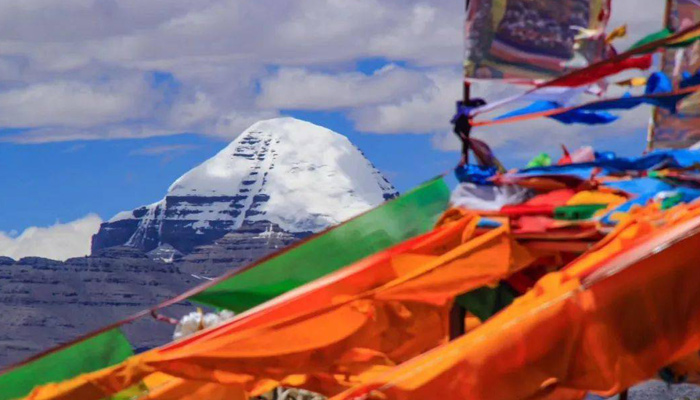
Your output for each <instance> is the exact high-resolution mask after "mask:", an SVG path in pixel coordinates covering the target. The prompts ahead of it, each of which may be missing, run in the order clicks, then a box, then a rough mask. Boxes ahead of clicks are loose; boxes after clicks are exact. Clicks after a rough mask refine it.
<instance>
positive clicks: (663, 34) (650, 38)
mask: <svg viewBox="0 0 700 400" xmlns="http://www.w3.org/2000/svg"><path fill="white" fill-rule="evenodd" d="M674 34H675V33H674V32H671V30H670V29H668V28H664V29H662V30H660V31H658V32H655V33H652V34H649V35H647V36H645V37H643V38H642V39H640V40H639V41H638V42H637V43H635V44H633V45H632V47H631V48H630V50H634V49H637V48H639V47H642V46H645V45H647V44H649V43H651V42H655V41H657V40H663V39H668V38H669V37H671V36H673V35H674ZM698 39H700V35H699V36H695V37H690V38H688V39H686V40H684V41H682V42H677V43H672V44H671V43H666V44H663V45H660V46H658V47H667V48H682V47H687V46H690V45H691V44H693V43H695V41H697V40H698ZM658 47H655V48H653V49H649V50H647V51H646V53H652V52H654V51H655V50H656V49H657V48H658Z"/></svg>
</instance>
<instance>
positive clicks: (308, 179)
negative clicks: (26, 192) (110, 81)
mask: <svg viewBox="0 0 700 400" xmlns="http://www.w3.org/2000/svg"><path fill="white" fill-rule="evenodd" d="M396 195H397V192H396V190H395V189H394V187H393V186H392V185H391V184H390V183H389V182H388V181H387V180H386V179H385V178H384V177H383V176H382V175H381V173H380V172H379V171H378V170H377V169H376V168H375V167H374V166H373V165H372V164H371V163H370V162H369V161H368V160H367V159H366V158H365V157H364V155H363V154H362V152H361V151H360V150H358V149H357V148H356V147H355V146H354V145H353V144H352V143H351V142H350V141H349V140H348V139H347V138H346V137H345V136H342V135H340V134H338V133H335V132H333V131H331V130H328V129H325V128H322V127H320V126H317V125H314V124H311V123H309V122H304V121H300V120H297V119H293V118H279V119H272V120H266V121H260V122H258V123H256V124H254V125H253V126H251V127H250V128H248V129H247V130H246V131H245V132H243V133H242V134H241V135H240V136H238V137H237V138H236V139H235V140H234V141H233V142H232V143H231V144H229V145H228V146H227V147H226V148H224V149H223V150H221V151H220V152H219V153H218V154H217V155H215V156H214V157H212V158H211V159H209V160H207V161H205V162H204V163H202V164H201V165H199V166H197V167H196V168H194V169H192V170H190V171H189V172H187V173H186V174H184V175H183V176H182V177H180V178H179V179H178V180H176V181H175V183H173V184H172V186H171V187H170V188H169V190H168V193H167V194H166V196H165V198H164V199H163V200H161V201H159V202H156V203H154V204H151V205H148V206H144V207H140V208H137V209H136V210H133V211H125V212H121V213H119V214H117V215H116V216H115V217H114V218H112V219H111V220H109V221H108V222H106V223H104V224H103V225H102V226H101V228H100V231H99V232H98V233H97V234H96V235H95V236H94V237H93V241H92V249H93V252H94V251H97V250H99V249H103V248H107V247H113V246H120V245H126V246H131V247H135V248H139V249H141V250H144V251H152V250H154V249H157V248H163V249H165V250H168V249H170V250H172V249H174V250H177V251H178V252H181V253H184V254H188V253H190V252H192V250H193V249H194V248H195V247H197V246H202V245H209V244H212V243H213V242H214V241H216V240H218V239H220V238H222V237H223V236H224V235H226V234H227V233H234V232H238V231H241V230H243V231H245V232H246V233H249V234H259V235H264V234H265V232H270V231H275V232H280V231H281V232H284V233H285V234H288V235H292V236H294V237H304V236H307V235H309V234H310V233H313V232H317V231H320V230H323V229H324V228H326V227H328V226H331V225H335V224H338V223H340V222H342V221H344V220H347V219H349V218H351V217H353V216H355V215H357V214H359V213H362V212H364V211H366V210H368V209H370V208H372V207H374V206H376V205H378V204H380V203H382V202H384V201H386V200H387V199H390V198H393V197H395V196H396ZM165 250H164V251H165ZM166 256H167V255H166Z"/></svg>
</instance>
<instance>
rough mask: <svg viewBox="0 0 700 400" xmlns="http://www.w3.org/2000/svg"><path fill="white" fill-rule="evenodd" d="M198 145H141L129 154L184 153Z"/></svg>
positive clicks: (158, 154)
mask: <svg viewBox="0 0 700 400" xmlns="http://www.w3.org/2000/svg"><path fill="white" fill-rule="evenodd" d="M198 147H199V146H195V145H191V144H172V145H164V146H151V147H142V148H140V149H136V150H132V151H131V152H129V155H132V156H162V155H164V154H171V153H186V152H188V151H190V150H194V149H196V148H198Z"/></svg>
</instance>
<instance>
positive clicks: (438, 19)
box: [0, 0, 462, 143]
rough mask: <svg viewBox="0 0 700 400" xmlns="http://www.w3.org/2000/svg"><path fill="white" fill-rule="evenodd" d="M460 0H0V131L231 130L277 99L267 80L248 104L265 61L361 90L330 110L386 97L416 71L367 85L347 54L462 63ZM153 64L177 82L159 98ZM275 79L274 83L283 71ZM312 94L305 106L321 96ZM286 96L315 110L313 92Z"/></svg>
mask: <svg viewBox="0 0 700 400" xmlns="http://www.w3.org/2000/svg"><path fill="white" fill-rule="evenodd" d="M458 3H459V2H443V1H434V0H433V1H427V0H355V1H351V2H348V1H344V0H299V1H290V2H279V1H277V0H259V1H256V2H242V1H239V0H209V1H194V0H183V1H178V2H176V3H173V2H171V1H167V0H151V1H148V2H143V1H138V0H121V1H114V0H64V1H61V2H51V1H46V0H27V1H23V2H15V3H7V2H5V3H0V72H2V74H0V127H2V126H6V127H10V126H11V127H22V128H34V131H28V132H26V133H23V134H19V135H12V136H5V137H3V140H5V141H7V140H12V141H17V142H23V143H39V142H45V141H63V140H89V139H106V138H115V137H147V136H154V135H168V134H177V133H183V132H198V133H204V134H212V135H218V136H226V137H230V136H231V135H234V134H235V133H237V132H235V131H226V132H224V130H227V129H238V128H240V127H244V126H242V124H241V122H242V121H245V122H248V121H253V120H254V119H255V118H259V117H270V116H275V115H277V114H278V110H277V108H278V106H283V105H285V104H284V101H283V99H280V94H282V89H274V90H273V89H272V87H273V86H267V87H268V88H270V91H269V92H267V95H268V97H265V98H263V99H262V100H264V101H261V102H260V103H258V102H256V97H257V94H258V93H257V85H256V83H257V81H258V80H259V79H264V78H266V77H268V73H267V66H269V65H276V66H279V67H280V68H281V71H285V72H288V71H293V69H289V68H295V67H296V68H300V70H303V71H306V72H305V73H306V74H307V75H309V76H305V78H307V79H309V80H310V82H311V81H312V80H323V79H324V77H323V76H321V75H319V74H318V73H311V72H308V71H319V70H326V71H328V70H332V69H336V71H345V72H341V74H340V76H338V77H334V76H332V75H333V74H328V76H326V77H325V78H327V79H329V80H330V81H331V83H330V87H340V88H342V87H349V88H351V89H359V90H361V92H358V93H356V94H357V95H358V96H357V97H353V96H351V95H349V94H348V95H347V96H345V97H343V96H337V97H339V99H338V100H337V101H335V104H333V103H329V104H330V105H331V106H333V107H356V106H367V105H368V104H371V103H376V102H387V101H390V100H392V99H393V98H392V97H391V95H389V94H384V91H386V93H389V92H391V93H392V95H393V96H394V97H403V96H406V95H408V94H409V93H411V92H412V91H414V88H415V87H416V86H417V85H418V83H417V82H415V81H414V80H413V79H410V76H411V75H412V74H413V73H412V72H409V71H403V70H400V71H393V72H391V73H387V74H386V76H382V77H381V79H380V77H374V78H368V79H365V78H363V77H360V76H358V75H357V74H355V73H353V72H351V70H352V69H353V66H354V63H355V62H356V60H358V59H361V58H365V57H383V58H388V59H391V60H397V61H409V62H412V63H414V64H416V65H421V66H428V67H430V66H436V65H437V66H439V65H445V64H455V63H459V58H460V54H461V40H462V39H461V24H462V15H461V6H460V5H459V4H458ZM329 68H330V69H329ZM154 70H158V71H165V72H169V73H172V74H173V75H174V77H175V79H176V80H177V81H178V84H179V86H178V87H177V89H176V90H172V91H170V92H168V93H167V94H164V93H162V90H161V88H157V87H153V86H152V85H150V84H149V83H150V82H146V81H147V80H148V79H144V77H146V78H148V76H149V75H148V74H149V73H150V72H151V71H154ZM401 74H405V75H404V77H405V78H406V79H404V82H403V84H401V82H399V81H400V80H401V77H402V75H401ZM415 75H416V76H417V77H419V76H420V74H415ZM268 78H269V77H268ZM276 78H277V79H278V80H277V82H280V79H283V78H285V75H279V76H277V77H276ZM273 79H274V78H273ZM375 84H376V85H377V87H375ZM270 85H272V83H270ZM334 85H335V86H334ZM316 93H317V98H316V101H320V100H323V99H327V98H328V97H329V96H328V94H327V93H326V94H324V93H321V92H316ZM363 93H366V94H363ZM163 96H165V98H166V100H163ZM296 100H297V103H298V104H301V106H303V107H307V108H310V107H313V106H314V101H313V99H311V100H309V101H307V102H306V103H303V102H301V101H300V100H301V99H299V98H297V99H296ZM317 107H318V106H317Z"/></svg>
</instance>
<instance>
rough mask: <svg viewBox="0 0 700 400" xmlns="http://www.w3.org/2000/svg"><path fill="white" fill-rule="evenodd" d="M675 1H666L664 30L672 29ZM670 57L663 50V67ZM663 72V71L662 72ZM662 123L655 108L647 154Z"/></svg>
mask: <svg viewBox="0 0 700 400" xmlns="http://www.w3.org/2000/svg"><path fill="white" fill-rule="evenodd" d="M672 1H673V0H666V11H665V12H664V23H663V27H664V28H671V27H672V26H671V2H672ZM667 57H668V55H667V54H666V49H663V50H662V53H661V66H662V67H663V66H664V65H666V60H667ZM662 72H663V71H662ZM660 121H661V111H660V110H659V107H654V111H652V114H651V124H649V125H650V126H649V132H647V152H649V151H652V150H654V134H655V133H656V132H655V129H656V126H657V124H658V123H659V122H660Z"/></svg>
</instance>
